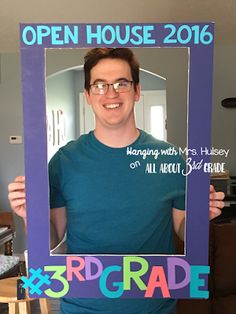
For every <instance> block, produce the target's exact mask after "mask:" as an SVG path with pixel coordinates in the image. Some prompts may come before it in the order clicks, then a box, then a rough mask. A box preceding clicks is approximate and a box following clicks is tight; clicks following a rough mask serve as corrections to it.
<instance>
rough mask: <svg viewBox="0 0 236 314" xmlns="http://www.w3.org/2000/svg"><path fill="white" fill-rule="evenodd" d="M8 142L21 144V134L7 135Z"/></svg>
mask: <svg viewBox="0 0 236 314" xmlns="http://www.w3.org/2000/svg"><path fill="white" fill-rule="evenodd" d="M9 143H10V144H22V136H21V135H11V136H10V137H9Z"/></svg>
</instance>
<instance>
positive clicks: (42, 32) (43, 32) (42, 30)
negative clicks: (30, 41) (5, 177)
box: [37, 25, 50, 45]
mask: <svg viewBox="0 0 236 314" xmlns="http://www.w3.org/2000/svg"><path fill="white" fill-rule="evenodd" d="M37 34H38V45H42V43H43V37H47V36H48V35H49V34H50V28H49V27H48V26H46V25H39V26H38V27H37Z"/></svg>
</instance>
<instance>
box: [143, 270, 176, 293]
mask: <svg viewBox="0 0 236 314" xmlns="http://www.w3.org/2000/svg"><path fill="white" fill-rule="evenodd" d="M157 279H158V280H157ZM157 287H160V289H161V291H162V295H163V297H164V298H169V297H170V292H169V289H168V286H167V281H166V276H165V273H164V268H163V267H162V266H153V267H152V272H151V275H150V277H149V281H148V285H147V290H146V293H145V298H151V297H152V296H153V293H154V290H155V288H157Z"/></svg>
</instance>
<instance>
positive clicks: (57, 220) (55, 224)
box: [50, 207, 67, 249]
mask: <svg viewBox="0 0 236 314" xmlns="http://www.w3.org/2000/svg"><path fill="white" fill-rule="evenodd" d="M50 220H51V226H50V228H51V230H50V238H51V239H50V243H51V249H53V248H54V247H56V246H57V245H58V244H59V243H60V242H61V241H62V239H63V238H64V235H65V232H66V224H67V219H66V208H65V207H59V208H52V209H51V211H50Z"/></svg>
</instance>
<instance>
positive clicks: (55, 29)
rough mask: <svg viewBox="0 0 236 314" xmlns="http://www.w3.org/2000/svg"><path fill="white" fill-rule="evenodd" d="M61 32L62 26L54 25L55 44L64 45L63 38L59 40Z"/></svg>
mask: <svg viewBox="0 0 236 314" xmlns="http://www.w3.org/2000/svg"><path fill="white" fill-rule="evenodd" d="M58 32H61V26H52V44H53V45H63V40H59V38H60V34H58Z"/></svg>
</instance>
